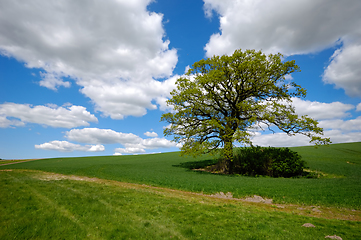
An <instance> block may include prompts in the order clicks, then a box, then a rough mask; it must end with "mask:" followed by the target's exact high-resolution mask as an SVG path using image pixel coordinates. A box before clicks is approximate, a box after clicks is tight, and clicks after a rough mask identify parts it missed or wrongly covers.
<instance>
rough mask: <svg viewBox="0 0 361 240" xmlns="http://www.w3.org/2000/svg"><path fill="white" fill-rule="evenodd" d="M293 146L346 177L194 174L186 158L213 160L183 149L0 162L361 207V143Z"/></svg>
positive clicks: (315, 165)
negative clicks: (184, 152) (181, 153)
mask: <svg viewBox="0 0 361 240" xmlns="http://www.w3.org/2000/svg"><path fill="white" fill-rule="evenodd" d="M292 149H293V150H295V151H297V152H299V153H300V154H301V156H302V157H303V159H304V160H306V161H307V162H308V166H309V167H310V169H311V170H316V171H322V172H323V173H326V174H334V175H337V176H344V177H343V178H320V179H303V178H299V179H297V178H296V179H292V178H291V179H287V178H268V177H257V178H255V177H245V176H224V175H215V174H209V173H202V172H195V171H191V170H189V169H187V168H183V167H179V166H180V165H182V164H183V165H184V163H185V162H194V161H198V162H199V161H206V160H208V161H210V160H211V158H210V157H207V156H204V157H202V158H197V159H193V158H184V157H180V156H179V153H178V152H174V153H163V154H151V155H137V156H108V157H85V158H58V159H47V160H37V161H32V162H24V163H18V164H13V165H7V166H0V169H16V168H17V169H37V170H42V171H47V172H55V173H62V174H70V175H79V176H89V177H98V178H101V179H109V180H116V181H123V182H130V183H140V184H148V185H153V186H161V187H167V188H173V189H182V190H187V191H194V192H204V193H207V194H210V193H217V192H231V193H232V194H233V196H234V197H239V198H242V197H245V196H253V195H254V194H256V195H260V196H262V197H267V198H272V199H273V200H274V202H276V203H296V204H305V205H321V206H332V207H345V208H353V209H361V143H347V144H334V145H330V146H321V147H319V148H317V149H316V148H314V147H298V148H292ZM188 164H189V163H188ZM185 165H187V164H185ZM331 176H332V175H331Z"/></svg>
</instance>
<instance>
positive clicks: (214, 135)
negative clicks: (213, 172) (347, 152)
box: [161, 50, 330, 173]
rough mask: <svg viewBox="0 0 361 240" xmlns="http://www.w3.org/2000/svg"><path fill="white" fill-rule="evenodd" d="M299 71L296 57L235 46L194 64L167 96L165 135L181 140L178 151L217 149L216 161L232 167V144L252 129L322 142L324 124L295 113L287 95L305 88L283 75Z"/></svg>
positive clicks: (246, 137)
mask: <svg viewBox="0 0 361 240" xmlns="http://www.w3.org/2000/svg"><path fill="white" fill-rule="evenodd" d="M296 71H300V70H299V67H298V66H297V65H296V64H295V61H294V60H293V61H284V62H283V61H282V55H281V54H269V55H265V54H263V53H262V52H261V51H255V50H246V51H242V50H236V51H235V52H234V54H233V55H232V56H227V55H223V56H214V57H212V58H208V59H202V60H200V61H199V62H196V63H194V64H193V66H192V67H191V68H190V69H189V71H188V72H187V74H186V76H185V77H181V78H179V79H178V80H177V82H176V86H177V88H176V89H174V90H173V91H172V92H171V96H172V98H171V99H169V100H168V101H167V104H168V106H170V107H172V108H173V111H172V112H169V113H165V114H163V115H162V118H161V120H162V121H166V122H168V123H170V125H169V127H168V128H166V129H165V130H164V134H165V135H166V136H168V135H173V136H174V139H173V141H175V142H179V143H182V144H183V146H182V148H181V152H182V153H183V154H191V155H198V154H202V153H209V152H211V151H213V150H216V149H221V151H222V158H221V159H220V163H219V166H220V167H221V169H220V170H221V171H223V172H225V173H231V172H232V162H233V144H234V143H235V142H239V143H241V144H250V145H251V144H252V142H251V136H252V134H251V129H252V128H255V127H258V128H263V129H264V128H268V129H270V130H273V128H274V127H276V128H278V129H280V130H281V131H283V132H285V133H287V134H288V135H295V134H303V135H306V136H307V137H309V138H310V142H314V143H315V144H327V143H329V142H330V140H329V139H328V138H322V137H321V136H322V134H323V129H322V128H320V127H318V122H317V121H316V120H314V119H312V118H309V117H307V116H298V115H297V114H296V113H295V108H294V107H293V106H292V98H295V97H299V98H302V97H305V96H306V90H305V89H303V88H302V87H301V86H300V85H297V84H296V83H295V82H293V81H288V80H286V76H287V75H289V74H291V73H293V72H296Z"/></svg>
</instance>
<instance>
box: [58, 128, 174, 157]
mask: <svg viewBox="0 0 361 240" xmlns="http://www.w3.org/2000/svg"><path fill="white" fill-rule="evenodd" d="M148 135H152V136H155V134H154V132H153V133H150V134H148ZM65 136H66V138H67V139H69V140H70V141H75V142H80V143H88V144H114V143H119V144H121V145H123V146H124V148H117V149H116V150H115V151H116V152H117V153H121V154H124V153H144V152H145V151H146V149H155V148H171V147H180V145H179V144H176V143H174V142H171V141H169V140H167V139H165V138H157V137H154V138H148V139H143V138H141V137H139V136H137V135H135V134H132V133H121V132H116V131H114V130H111V129H99V128H83V129H72V130H70V131H68V132H66V134H65ZM120 149H122V150H120Z"/></svg>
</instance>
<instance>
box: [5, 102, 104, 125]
mask: <svg viewBox="0 0 361 240" xmlns="http://www.w3.org/2000/svg"><path fill="white" fill-rule="evenodd" d="M9 118H16V119H20V120H21V121H19V120H12V119H11V120H10V119H9ZM89 122H98V119H97V118H96V117H95V116H94V115H93V114H91V113H90V112H88V111H87V110H86V108H85V107H82V106H75V105H74V106H67V107H57V106H41V105H38V106H32V105H29V104H16V103H4V104H0V126H3V127H10V126H23V125H25V123H36V124H41V125H45V126H51V127H62V128H73V127H79V126H88V125H89Z"/></svg>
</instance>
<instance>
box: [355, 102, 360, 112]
mask: <svg viewBox="0 0 361 240" xmlns="http://www.w3.org/2000/svg"><path fill="white" fill-rule="evenodd" d="M356 111H357V112H359V111H361V103H359V104H358V105H357V107H356Z"/></svg>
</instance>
